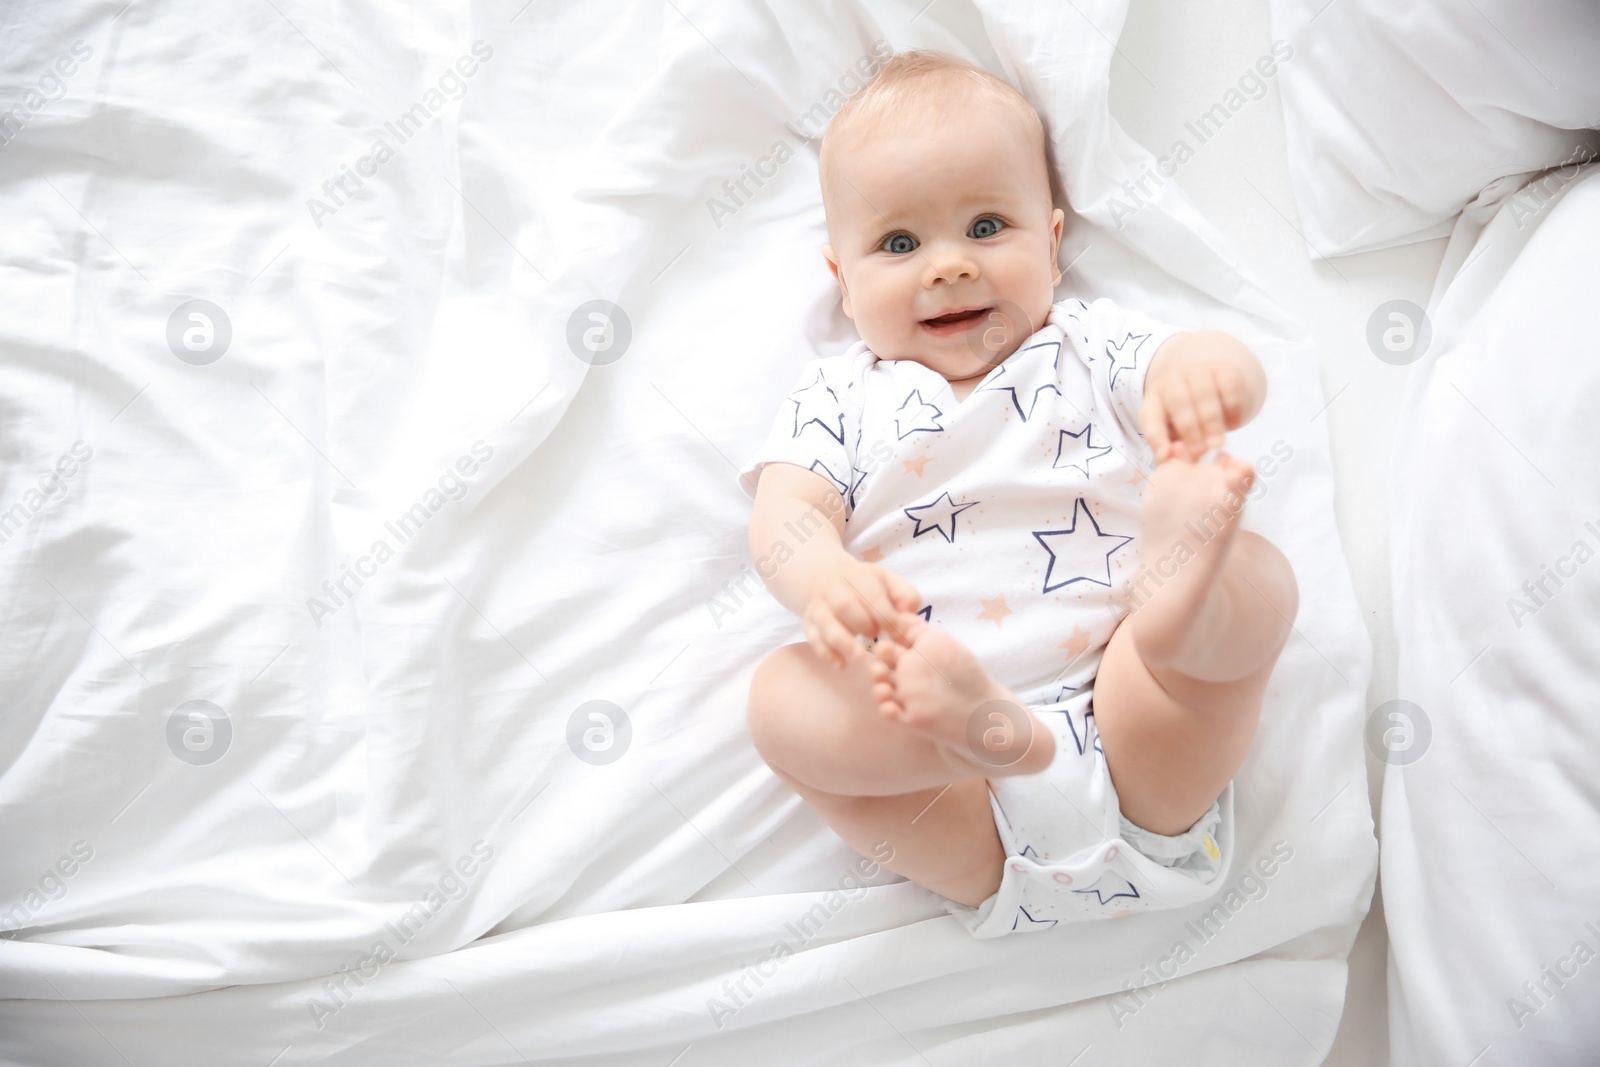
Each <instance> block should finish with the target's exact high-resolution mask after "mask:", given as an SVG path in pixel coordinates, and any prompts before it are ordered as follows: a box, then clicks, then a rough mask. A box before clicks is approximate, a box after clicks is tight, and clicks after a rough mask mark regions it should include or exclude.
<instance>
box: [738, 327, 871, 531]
mask: <svg viewBox="0 0 1600 1067" xmlns="http://www.w3.org/2000/svg"><path fill="white" fill-rule="evenodd" d="M854 378H855V375H854V373H853V370H852V364H851V362H850V360H849V359H847V358H845V357H840V356H827V357H822V358H818V359H813V360H811V361H810V362H808V363H806V364H805V366H804V367H802V368H801V370H800V374H799V375H798V377H797V378H796V379H795V383H794V387H793V388H792V389H790V390H789V393H788V395H787V396H786V397H784V399H783V400H782V401H781V402H780V403H779V404H778V413H777V415H776V416H775V417H774V418H773V422H772V429H771V431H770V432H769V433H768V434H767V439H766V440H765V441H764V442H762V444H761V446H760V447H759V448H757V449H756V451H755V453H754V454H753V455H752V456H751V458H750V459H749V461H748V462H747V463H745V465H744V466H743V467H742V468H741V469H740V471H739V485H740V487H741V488H742V489H744V491H745V493H747V494H748V495H749V496H751V497H754V496H755V495H756V483H757V482H758V481H759V480H760V478H761V468H762V467H764V466H766V465H767V464H768V463H793V464H795V465H796V466H799V467H805V468H806V469H807V470H811V471H815V472H816V473H817V474H819V475H821V476H822V477H823V478H825V479H827V481H828V482H829V484H831V485H832V486H833V487H834V488H835V489H837V490H838V491H839V495H840V496H841V497H843V498H844V499H845V503H846V507H847V512H846V514H848V509H849V508H851V507H853V503H854V502H853V501H852V500H851V497H852V492H851V490H852V488H853V487H854V480H853V478H852V475H853V474H854V472H855V467H854V459H855V449H856V445H857V444H858V440H857V439H858V438H859V437H860V433H861V428H860V416H859V411H858V402H859V400H860V398H861V393H862V387H861V386H860V384H859V383H856V382H855V381H854Z"/></svg>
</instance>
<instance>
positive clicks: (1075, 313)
mask: <svg viewBox="0 0 1600 1067" xmlns="http://www.w3.org/2000/svg"><path fill="white" fill-rule="evenodd" d="M1055 320H1056V321H1057V322H1059V323H1061V325H1062V327H1063V329H1065V330H1066V333H1067V336H1068V337H1069V338H1070V339H1071V341H1072V343H1073V345H1074V346H1075V347H1076V348H1077V350H1078V352H1079V353H1080V354H1081V356H1082V358H1083V360H1084V361H1085V363H1087V365H1088V368H1089V380H1090V383H1091V386H1092V388H1093V390H1094V399H1095V405H1096V406H1097V407H1098V408H1099V409H1100V410H1102V411H1109V412H1111V413H1112V415H1113V416H1114V417H1115V418H1116V420H1117V424H1118V426H1120V427H1121V429H1122V432H1123V434H1124V435H1125V436H1126V438H1127V439H1128V440H1129V441H1142V440H1143V439H1144V435H1143V433H1141V432H1140V429H1139V408H1140V407H1141V406H1142V405H1143V403H1144V379H1145V375H1146V374H1147V373H1148V372H1149V370H1150V361H1151V359H1152V358H1154V356H1155V354H1156V349H1158V348H1160V347H1161V345H1162V343H1163V342H1164V341H1166V340H1167V338H1169V337H1171V336H1172V335H1174V334H1176V333H1181V332H1183V331H1182V330H1180V329H1179V328H1178V327H1176V326H1172V325H1170V324H1168V323H1165V322H1162V321H1161V320H1159V319H1155V318H1151V317H1150V316H1148V315H1145V314H1143V313H1142V312H1138V311H1134V310H1132V309H1131V308H1126V307H1123V306H1121V305H1120V304H1117V303H1115V302H1113V301H1111V300H1108V299H1106V298H1104V297H1102V298H1101V299H1099V300H1095V301H1093V302H1091V303H1087V304H1086V303H1084V302H1083V301H1081V300H1068V301H1064V302H1063V303H1062V304H1061V305H1059V306H1058V309H1057V313H1056V316H1055Z"/></svg>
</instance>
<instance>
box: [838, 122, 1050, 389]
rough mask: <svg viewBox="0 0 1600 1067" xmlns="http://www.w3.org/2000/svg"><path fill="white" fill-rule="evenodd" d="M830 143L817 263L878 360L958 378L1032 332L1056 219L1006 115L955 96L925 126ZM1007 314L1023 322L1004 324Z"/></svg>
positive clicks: (1019, 130)
mask: <svg viewBox="0 0 1600 1067" xmlns="http://www.w3.org/2000/svg"><path fill="white" fill-rule="evenodd" d="M908 125H916V124H908ZM840 147H841V151H840V152H839V153H838V154H837V155H836V156H835V155H830V160H829V163H830V168H829V174H828V175H827V177H826V178H825V180H826V181H827V182H828V189H827V190H826V199H827V204H828V233H829V236H830V238H831V241H830V243H829V244H827V245H825V246H824V247H823V255H824V256H825V257H826V258H827V260H828V265H829V267H830V268H832V270H833V272H834V275H835V276H836V277H837V278H838V279H839V286H840V290H841V294H842V296H843V301H844V313H845V314H846V315H848V316H850V317H851V318H852V319H853V320H855V324H856V329H857V331H858V332H859V333H860V334H861V339H862V340H863V341H865V342H866V343H867V347H868V348H870V349H871V350H872V351H873V353H874V354H876V355H877V356H878V358H880V359H913V360H916V361H917V362H919V363H922V364H924V365H925V366H928V367H931V368H933V369H934V370H936V371H938V372H939V373H940V374H943V375H944V376H945V377H946V378H948V379H951V380H960V379H964V378H972V377H977V376H981V375H983V374H986V373H988V372H989V370H991V369H992V368H993V367H995V366H996V365H997V364H999V363H1000V362H1001V361H1003V360H1004V359H1006V358H1007V357H1008V356H1010V355H1011V354H1012V353H1013V352H1015V351H1016V350H1017V349H1018V348H1019V347H1021V344H1022V342H1023V341H1024V340H1026V339H1027V337H1028V335H1029V334H1030V333H1031V332H1032V331H1033V330H1037V329H1039V328H1040V327H1041V326H1043V325H1044V321H1045V317H1046V316H1047V315H1048V314H1049V311H1050V305H1051V303H1052V300H1053V296H1054V286H1055V282H1056V280H1057V279H1058V278H1059V273H1058V271H1057V269H1056V250H1057V248H1058V247H1059V246H1060V243H1061V226H1062V222H1063V219H1064V216H1063V214H1062V212H1061V210H1060V209H1059V208H1056V207H1055V206H1054V205H1053V204H1052V203H1051V200H1050V192H1049V185H1048V180H1047V179H1046V178H1045V176H1044V164H1043V161H1042V159H1040V158H1039V156H1038V152H1039V150H1038V147H1037V144H1036V143H1035V142H1034V141H1033V140H1032V138H1030V137H1029V136H1028V133H1027V131H1026V129H1025V128H1024V127H1023V124H1022V121H1021V120H1020V119H1019V118H1018V117H1017V116H1015V115H1014V114H1012V113H1010V112H1008V111H1007V110H1006V109H1005V108H1004V107H1002V106H1001V105H999V104H998V103H992V102H989V101H973V100H963V101H960V102H959V104H956V105H953V106H952V107H951V108H950V110H949V112H948V113H946V114H941V115H939V116H938V117H937V119H936V120H934V121H930V122H928V123H926V124H925V128H920V129H914V130H913V129H893V130H884V131H881V132H875V133H873V134H869V135H867V136H866V137H864V138H862V140H861V142H860V143H857V144H847V145H842V146H840ZM1017 309H1020V311H1021V313H1022V315H1023V316H1024V317H1025V320H1026V321H1025V322H1022V323H1010V322H1009V319H1010V318H1014V317H1015V316H1016V311H1017ZM996 311H1001V312H1003V313H1004V314H1005V315H1006V316H1007V318H1006V319H1002V318H1000V317H997V316H996V315H995V314H993V313H994V312H996ZM952 312H955V313H960V312H967V314H965V315H961V316H959V317H957V318H955V319H953V320H952V319H950V315H951V313H952ZM941 319H942V320H945V321H933V322H930V321H929V320H941Z"/></svg>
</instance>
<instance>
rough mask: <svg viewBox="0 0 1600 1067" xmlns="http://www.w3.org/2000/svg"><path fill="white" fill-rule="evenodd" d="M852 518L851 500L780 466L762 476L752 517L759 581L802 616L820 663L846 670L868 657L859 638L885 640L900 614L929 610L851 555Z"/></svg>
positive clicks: (815, 477) (883, 571)
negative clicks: (884, 628) (848, 529)
mask: <svg viewBox="0 0 1600 1067" xmlns="http://www.w3.org/2000/svg"><path fill="white" fill-rule="evenodd" d="M844 511H845V509H844V498H843V497H841V496H840V495H839V491H838V490H837V489H835V488H834V487H833V486H832V485H830V484H828V481H827V479H825V478H823V477H822V476H821V475H820V474H817V473H815V472H814V471H809V470H806V469H805V468H804V467H801V466H797V465H796V464H793V463H781V462H774V463H768V464H766V465H765V466H764V467H762V468H761V480H760V482H758V483H757V485H756V499H755V507H754V511H753V512H752V514H751V517H750V555H751V557H752V558H753V559H755V560H756V561H757V565H756V573H758V574H760V575H761V579H762V581H764V582H766V583H767V588H768V589H769V590H771V591H772V595H773V596H774V597H776V598H777V600H778V602H779V603H780V604H782V605H783V606H784V607H786V608H788V609H789V610H790V611H792V612H794V613H795V614H796V615H799V616H800V618H801V620H802V621H803V623H804V624H805V634H806V641H807V643H809V644H810V645H811V647H812V649H813V650H814V651H815V652H816V653H817V655H818V656H820V657H821V658H823V659H825V660H829V661H831V662H832V663H833V664H834V665H835V666H837V667H840V668H843V667H844V666H846V664H847V663H848V662H849V660H851V659H853V658H855V656H857V655H859V654H865V652H866V650H865V649H864V648H863V647H862V646H861V644H860V642H858V641H857V640H856V635H857V634H860V635H863V636H866V637H877V636H878V633H879V626H880V625H883V624H889V623H891V621H892V620H893V619H894V616H895V614H896V612H906V613H908V614H909V613H911V612H915V611H916V610H917V609H918V608H920V607H921V606H922V598H921V597H920V596H919V595H918V594H917V591H916V589H914V588H913V587H912V585H911V583H910V582H908V581H906V580H905V579H904V578H902V577H901V576H900V575H898V574H896V573H895V572H893V571H891V570H889V569H888V568H887V567H882V566H878V565H877V564H872V563H863V562H862V561H861V560H858V559H856V558H855V557H854V556H852V555H851V554H850V553H849V552H847V551H845V548H844ZM795 531H800V532H802V533H804V534H805V540H804V541H799V539H798V537H797V536H796V533H795ZM797 542H798V543H797ZM780 546H785V547H786V548H787V552H786V553H785V552H783V551H782V550H781V549H780ZM780 556H783V557H784V558H783V561H782V562H778V561H777V559H778V557H780ZM768 572H770V573H768Z"/></svg>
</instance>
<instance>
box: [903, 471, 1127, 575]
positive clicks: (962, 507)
mask: <svg viewBox="0 0 1600 1067" xmlns="http://www.w3.org/2000/svg"><path fill="white" fill-rule="evenodd" d="M1080 499H1081V498H1080ZM941 500H943V501H947V502H948V503H949V510H948V511H946V512H945V514H944V516H943V517H942V518H940V519H939V521H938V522H936V523H933V524H931V525H929V526H923V525H922V519H921V518H919V517H918V516H917V515H914V514H913V512H917V511H930V510H932V509H933V508H936V507H938V506H939V501H941ZM981 503H983V501H981V500H969V501H967V502H965V503H962V504H957V503H956V502H955V499H954V498H953V497H951V496H950V494H949V493H947V492H946V493H940V494H939V495H938V496H936V497H934V498H933V501H932V503H928V504H915V505H913V506H911V507H909V508H901V509H900V510H901V511H904V512H905V514H906V518H908V519H910V520H911V521H912V522H914V523H916V524H917V527H916V529H915V530H912V531H911V536H912V537H914V538H915V537H921V536H922V535H923V534H925V533H932V532H933V531H934V530H938V531H939V536H941V537H943V538H944V539H945V543H946V544H954V543H955V539H956V516H958V515H960V514H961V513H962V512H963V511H966V510H967V509H968V508H975V507H977V506H978V505H979V504H981ZM946 519H948V520H950V532H949V533H945V529H944V523H945V520H946ZM1129 540H1132V538H1129ZM1110 575H1111V565H1110V563H1109V561H1108V562H1107V564H1106V576H1107V577H1108V578H1109V577H1110ZM1106 584H1107V586H1108V587H1109V585H1110V583H1109V582H1107V583H1106ZM1047 591H1048V590H1047Z"/></svg>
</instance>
